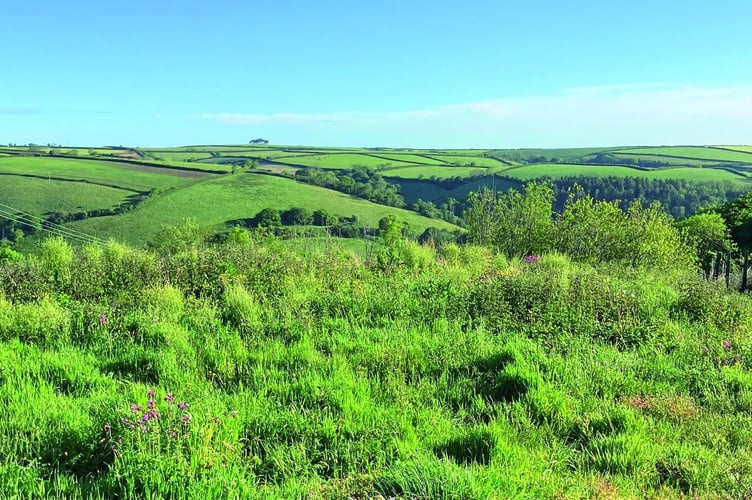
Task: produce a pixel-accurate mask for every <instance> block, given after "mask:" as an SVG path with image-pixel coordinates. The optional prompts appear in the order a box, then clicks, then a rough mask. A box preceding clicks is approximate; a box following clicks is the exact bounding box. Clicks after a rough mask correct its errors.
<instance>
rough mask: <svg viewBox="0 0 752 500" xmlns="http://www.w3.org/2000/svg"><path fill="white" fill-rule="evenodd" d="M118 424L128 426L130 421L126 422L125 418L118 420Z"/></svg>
mask: <svg viewBox="0 0 752 500" xmlns="http://www.w3.org/2000/svg"><path fill="white" fill-rule="evenodd" d="M120 423H121V424H123V425H128V424H130V423H131V421H130V420H128V419H127V418H121V419H120Z"/></svg>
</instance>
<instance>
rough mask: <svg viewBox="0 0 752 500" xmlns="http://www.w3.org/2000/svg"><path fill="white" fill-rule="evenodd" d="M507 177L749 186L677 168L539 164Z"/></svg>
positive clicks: (728, 176) (719, 174) (719, 173)
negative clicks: (636, 179)
mask: <svg viewBox="0 0 752 500" xmlns="http://www.w3.org/2000/svg"><path fill="white" fill-rule="evenodd" d="M503 175H505V176H509V177H513V178H516V179H520V180H531V179H537V178H541V177H546V176H547V177H553V178H558V177H566V176H578V175H587V176H593V177H609V176H616V177H641V178H647V179H687V180H692V181H697V182H709V181H731V182H736V183H744V184H747V183H748V180H747V178H746V177H745V176H743V175H740V174H735V173H731V172H728V171H726V170H721V169H715V168H692V167H676V168H662V169H656V170H650V171H646V170H640V169H636V168H632V167H621V166H600V165H563V164H546V163H542V164H535V165H525V166H522V167H514V168H510V169H507V170H505V171H504V172H503Z"/></svg>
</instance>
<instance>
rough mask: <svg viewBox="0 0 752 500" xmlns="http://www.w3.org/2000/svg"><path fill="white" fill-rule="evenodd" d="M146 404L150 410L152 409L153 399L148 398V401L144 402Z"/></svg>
mask: <svg viewBox="0 0 752 500" xmlns="http://www.w3.org/2000/svg"><path fill="white" fill-rule="evenodd" d="M146 406H147V408H149V409H150V410H153V409H154V400H153V399H150V400H149V402H148V403H146Z"/></svg>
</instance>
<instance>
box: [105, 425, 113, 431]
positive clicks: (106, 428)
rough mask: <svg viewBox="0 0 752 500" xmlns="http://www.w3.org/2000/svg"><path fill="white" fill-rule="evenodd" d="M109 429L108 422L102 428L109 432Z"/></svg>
mask: <svg viewBox="0 0 752 500" xmlns="http://www.w3.org/2000/svg"><path fill="white" fill-rule="evenodd" d="M110 429H112V427H110V424H104V430H106V431H108V432H109V430H110Z"/></svg>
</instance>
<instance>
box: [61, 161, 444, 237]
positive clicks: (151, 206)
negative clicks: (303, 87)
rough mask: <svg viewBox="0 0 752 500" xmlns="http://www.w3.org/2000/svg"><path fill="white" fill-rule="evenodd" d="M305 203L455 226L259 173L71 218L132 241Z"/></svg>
mask: <svg viewBox="0 0 752 500" xmlns="http://www.w3.org/2000/svg"><path fill="white" fill-rule="evenodd" d="M266 207H271V208H277V209H287V208H291V207H308V208H310V209H311V210H316V209H319V208H324V209H326V210H328V211H329V212H331V213H333V214H335V215H338V216H350V215H358V216H359V218H360V220H361V221H363V222H364V223H366V224H367V225H369V226H371V227H375V226H376V225H377V223H378V221H379V219H381V218H382V217H385V216H387V215H390V214H394V215H396V216H397V217H398V218H399V219H401V220H404V221H407V222H408V223H409V224H410V226H411V227H413V228H415V229H418V230H423V229H425V228H426V227H428V226H435V227H439V228H447V229H455V226H452V225H451V224H449V223H447V222H444V221H441V220H433V219H427V218H425V217H422V216H420V215H418V214H416V213H414V212H410V211H407V210H400V209H396V208H392V207H386V206H383V205H377V204H375V203H371V202H368V201H365V200H361V199H358V198H354V197H351V196H349V195H346V194H342V193H339V192H336V191H332V190H329V189H324V188H320V187H317V186H309V185H306V184H302V183H298V182H295V181H294V180H291V179H286V178H281V177H274V176H268V175H262V174H243V175H235V176H223V177H220V178H217V179H211V180H207V181H202V182H200V183H196V184H194V185H191V186H189V187H187V188H185V189H178V190H175V191H172V192H168V193H165V194H164V195H162V196H160V197H158V198H157V199H154V200H152V201H150V202H149V203H148V204H146V205H145V206H143V207H141V208H139V209H138V210H134V211H132V212H129V213H127V214H123V215H120V216H117V217H100V218H93V219H88V220H84V221H76V222H72V223H70V225H71V226H72V227H74V228H75V229H77V230H79V231H82V232H84V233H88V234H92V235H98V236H100V237H106V236H109V235H112V236H113V237H115V238H117V239H121V240H123V241H127V242H131V243H137V244H138V243H144V242H146V241H148V240H149V239H151V238H152V237H153V235H154V234H155V233H156V232H157V231H158V230H159V229H160V227H161V226H162V225H174V224H177V223H179V222H180V221H182V220H183V219H185V218H188V217H195V218H196V219H197V220H198V221H199V222H200V223H202V224H205V225H211V226H214V227H217V228H219V227H221V226H222V225H223V224H225V223H226V222H228V221H233V220H238V219H248V218H251V217H253V216H254V215H256V213H258V212H259V211H260V210H261V209H263V208H266Z"/></svg>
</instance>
